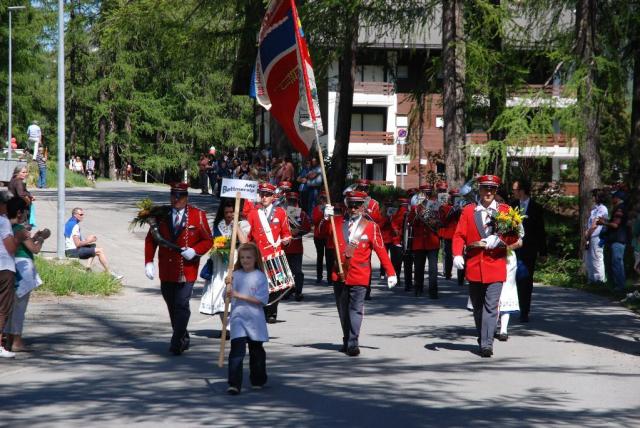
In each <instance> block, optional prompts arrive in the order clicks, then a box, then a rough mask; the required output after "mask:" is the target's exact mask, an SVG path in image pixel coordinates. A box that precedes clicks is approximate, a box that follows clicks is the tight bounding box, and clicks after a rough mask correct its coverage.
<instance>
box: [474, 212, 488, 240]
mask: <svg viewBox="0 0 640 428" xmlns="http://www.w3.org/2000/svg"><path fill="white" fill-rule="evenodd" d="M487 215H491V214H490V213H487ZM473 219H474V221H475V223H476V229H477V230H478V233H479V234H480V237H481V238H482V239H484V238H486V237H488V236H489V235H491V233H487V231H486V230H485V228H484V223H483V222H482V211H474V212H473ZM491 232H493V231H491Z"/></svg>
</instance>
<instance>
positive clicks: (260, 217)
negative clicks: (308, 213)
mask: <svg viewBox="0 0 640 428" xmlns="http://www.w3.org/2000/svg"><path fill="white" fill-rule="evenodd" d="M275 191H276V186H274V185H273V184H270V183H261V184H260V185H259V186H258V194H259V196H260V205H259V206H256V207H254V208H253V210H251V212H249V213H248V215H247V222H248V223H249V226H251V230H250V231H249V234H248V235H247V239H248V240H250V241H254V242H255V243H256V245H257V246H258V249H259V250H260V255H261V256H262V259H263V260H264V259H266V258H267V257H268V256H271V255H273V254H276V253H277V252H279V251H280V250H281V249H282V245H285V246H286V245H288V244H289V241H290V240H291V230H290V229H289V220H288V219H287V213H286V212H285V211H284V210H283V209H282V208H281V207H274V206H273V199H274V193H275ZM278 297H280V294H278V293H272V294H271V295H270V296H269V299H270V300H271V301H274V300H276V299H277V298H278ZM264 312H265V316H266V318H267V322H269V323H271V324H272V323H275V322H276V319H277V317H278V302H275V303H272V304H270V305H268V306H265V309H264Z"/></svg>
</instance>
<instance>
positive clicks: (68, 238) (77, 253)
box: [64, 207, 123, 280]
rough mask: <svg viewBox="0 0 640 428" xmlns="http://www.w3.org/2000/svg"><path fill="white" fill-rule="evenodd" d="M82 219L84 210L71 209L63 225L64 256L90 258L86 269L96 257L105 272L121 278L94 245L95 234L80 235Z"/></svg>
mask: <svg viewBox="0 0 640 428" xmlns="http://www.w3.org/2000/svg"><path fill="white" fill-rule="evenodd" d="M82 220H84V210H83V209H82V208H77V207H76V208H74V209H73V210H72V211H71V218H70V219H69V220H67V223H66V224H65V225H64V238H65V242H64V248H65V250H64V254H65V256H67V257H69V258H72V259H80V260H86V259H90V260H89V265H88V266H87V269H91V265H92V263H93V259H94V258H95V257H98V260H99V261H100V264H101V265H102V267H103V268H104V270H105V272H107V273H110V274H111V276H113V277H114V278H115V279H117V280H120V279H122V277H123V275H118V274H116V273H115V272H111V270H110V269H109V263H108V262H107V255H106V254H105V253H104V250H103V249H102V248H99V247H96V244H95V243H96V241H97V239H98V238H97V237H96V235H89V236H87V237H86V238H83V237H82V234H81V232H80V222H81V221H82Z"/></svg>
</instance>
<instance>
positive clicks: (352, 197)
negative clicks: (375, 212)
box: [346, 190, 369, 202]
mask: <svg viewBox="0 0 640 428" xmlns="http://www.w3.org/2000/svg"><path fill="white" fill-rule="evenodd" d="M367 196H369V195H367V192H361V191H359V190H352V191H351V192H349V193H347V197H346V200H347V202H364V200H365V199H366V198H367Z"/></svg>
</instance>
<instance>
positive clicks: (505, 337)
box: [496, 333, 509, 342]
mask: <svg viewBox="0 0 640 428" xmlns="http://www.w3.org/2000/svg"><path fill="white" fill-rule="evenodd" d="M496 338H497V339H498V340H499V341H500V342H506V341H507V340H509V335H508V334H507V333H500V334H498V335H497V336H496Z"/></svg>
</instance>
